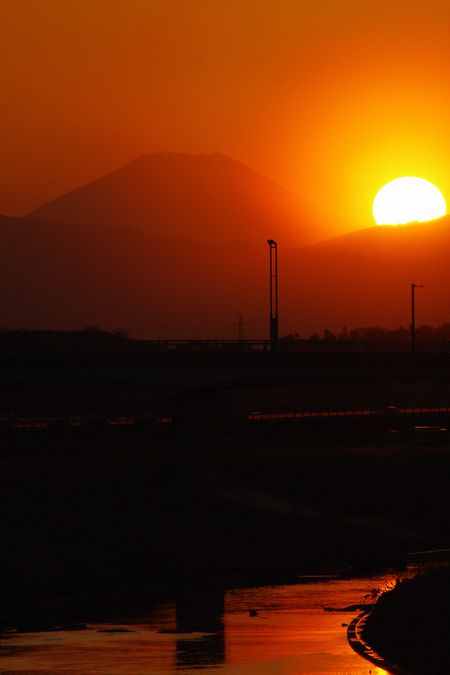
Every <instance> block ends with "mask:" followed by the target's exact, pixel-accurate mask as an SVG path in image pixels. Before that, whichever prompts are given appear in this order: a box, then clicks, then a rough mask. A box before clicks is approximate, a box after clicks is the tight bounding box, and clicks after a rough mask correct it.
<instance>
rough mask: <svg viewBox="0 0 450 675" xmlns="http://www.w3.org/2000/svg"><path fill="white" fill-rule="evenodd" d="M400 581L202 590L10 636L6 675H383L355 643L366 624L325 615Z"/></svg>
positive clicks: (4, 656) (2, 666)
mask: <svg viewBox="0 0 450 675" xmlns="http://www.w3.org/2000/svg"><path fill="white" fill-rule="evenodd" d="M392 582H393V577H392V576H389V575H385V576H383V577H373V578H369V577H367V578H362V579H361V578H358V579H347V580H338V579H328V580H325V579H323V580H320V581H317V580H314V581H309V580H307V579H304V580H302V581H301V582H299V583H298V584H291V585H285V586H263V587H258V588H244V589H236V590H228V591H226V592H222V591H218V590H216V589H214V590H208V591H201V590H198V589H197V591H195V592H191V593H190V594H186V593H185V594H184V595H183V596H180V597H179V598H177V601H176V602H174V603H164V604H159V605H153V606H151V607H150V608H149V609H146V608H145V601H143V602H142V605H143V607H139V608H138V609H136V608H134V609H133V610H130V609H127V608H126V607H125V606H123V603H121V606H120V607H119V606H118V607H117V614H116V617H117V618H114V620H111V618H108V620H107V621H105V620H101V619H99V620H98V621H97V622H96V623H88V624H87V629H86V630H83V631H58V632H45V633H23V634H15V633H11V634H9V635H5V636H3V637H2V638H1V639H0V674H1V675H7V674H9V673H22V674H24V675H37V674H39V675H60V674H62V673H65V674H70V675H153V674H155V675H156V674H159V673H164V674H166V675H170V674H172V673H173V674H177V675H183V674H185V675H187V674H188V673H189V675H196V674H200V673H202V675H205V674H207V673H215V674H216V675H294V674H295V675H316V674H318V673H320V674H321V675H369V673H371V674H372V675H383V674H385V673H386V672H387V671H385V670H381V669H380V668H377V667H376V666H374V665H372V664H371V663H369V662H368V661H365V660H364V659H362V658H361V657H360V656H358V655H357V654H356V653H355V652H353V650H352V649H351V647H350V646H349V644H348V642H347V635H346V631H347V628H346V626H343V625H342V624H347V623H349V622H350V621H351V619H352V618H353V617H354V616H355V615H356V614H358V613H359V612H358V611H355V612H353V613H348V612H345V613H344V612H326V611H324V607H345V606H348V605H351V604H355V603H360V602H362V601H364V600H367V599H368V596H369V595H370V594H371V593H372V591H373V589H375V588H386V587H387V586H388V585H390V584H391V583H392Z"/></svg>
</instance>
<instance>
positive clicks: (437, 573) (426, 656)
mask: <svg viewBox="0 0 450 675" xmlns="http://www.w3.org/2000/svg"><path fill="white" fill-rule="evenodd" d="M449 599H450V569H449V568H444V569H437V570H434V571H433V572H430V573H428V574H423V575H419V576H417V577H414V578H413V579H405V580H403V581H400V582H398V583H397V585H396V587H395V588H394V589H393V590H392V591H389V592H387V593H385V594H383V595H382V596H381V598H380V599H379V600H378V602H377V604H376V605H375V609H374V611H373V612H372V614H371V615H370V616H369V618H368V620H367V622H366V625H365V629H364V639H365V640H367V641H368V642H369V643H370V645H371V646H372V647H374V649H375V651H377V652H378V653H379V654H380V655H382V656H383V657H384V658H386V659H387V660H388V661H390V662H392V663H396V664H398V665H399V666H401V667H402V668H404V669H405V671H406V672H408V673H415V674H417V675H419V674H420V675H448V673H450V652H449V649H448V636H449V628H450V604H449Z"/></svg>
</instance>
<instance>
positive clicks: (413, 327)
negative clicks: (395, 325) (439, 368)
mask: <svg viewBox="0 0 450 675" xmlns="http://www.w3.org/2000/svg"><path fill="white" fill-rule="evenodd" d="M416 288H425V286H424V285H423V284H411V351H412V352H413V353H414V352H415V351H416V312H415V298H414V291H415V290H416Z"/></svg>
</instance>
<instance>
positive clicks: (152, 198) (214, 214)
mask: <svg viewBox="0 0 450 675" xmlns="http://www.w3.org/2000/svg"><path fill="white" fill-rule="evenodd" d="M28 217H29V218H31V219H42V220H50V221H55V222H60V223H68V224H76V225H91V224H97V225H108V226H110V225H115V226H131V227H134V228H139V229H141V230H143V231H145V232H147V233H148V234H151V235H152V236H169V237H188V238H192V239H196V240H198V241H203V242H215V243H218V242H220V243H222V244H224V245H226V244H233V243H235V242H240V241H242V240H244V241H245V240H247V241H255V240H257V239H261V238H262V239H267V238H269V237H271V238H275V239H276V238H280V239H283V241H285V242H289V243H296V244H297V245H298V244H305V243H308V242H311V241H314V240H316V241H317V240H318V237H317V235H316V234H315V233H314V232H313V231H311V228H307V227H306V226H305V224H304V222H302V213H301V207H300V199H299V197H298V196H296V195H294V194H293V193H291V192H289V191H288V190H286V189H285V188H283V187H280V186H279V185H277V184H276V183H274V182H273V181H271V180H269V179H268V178H266V177H264V176H262V175H261V174H259V173H257V172H256V171H253V170H252V169H249V168H248V167H247V166H245V165H244V164H241V163H240V162H237V161H235V160H233V159H229V158H228V157H225V156H224V155H221V154H214V155H188V154H172V153H161V154H154V155H149V156H145V157H140V158H138V159H136V160H134V161H132V162H131V163H130V164H127V165H126V166H124V167H122V168H120V169H118V170H117V171H113V172H112V173H109V174H107V175H106V176H103V177H102V178H99V179H97V180H94V181H93V182H91V183H88V184H87V185H84V186H82V187H79V188H77V189H75V190H72V191H71V192H68V193H67V194H65V195H62V196H61V197H58V198H57V199H54V200H53V201H50V202H48V203H47V204H44V205H43V206H41V207H40V208H37V209H35V210H34V211H32V212H31V213H30V214H29V215H28Z"/></svg>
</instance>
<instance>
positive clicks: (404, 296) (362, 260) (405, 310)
mask: <svg viewBox="0 0 450 675" xmlns="http://www.w3.org/2000/svg"><path fill="white" fill-rule="evenodd" d="M449 260H450V216H445V217H444V218H440V219H438V220H435V221H432V222H428V223H418V224H410V225H403V226H397V227H392V226H375V227H371V228H367V229H364V230H358V231H356V232H353V233H351V234H348V235H344V236H341V237H336V238H333V239H329V240H327V241H325V242H322V243H320V244H317V245H315V246H311V247H307V248H304V249H301V250H297V251H291V252H289V254H288V255H287V257H286V261H285V266H284V270H283V276H285V277H286V278H288V279H289V284H288V285H287V286H286V293H285V296H284V299H283V308H284V311H285V312H287V314H288V315H289V316H292V315H294V314H297V316H298V323H297V326H298V328H297V330H299V331H300V332H301V333H302V334H303V335H304V332H303V331H302V323H303V325H304V326H305V324H306V326H305V329H306V331H308V330H309V328H310V327H311V326H318V327H322V328H325V327H330V328H333V329H339V328H340V327H341V326H342V325H344V324H345V325H347V326H353V327H355V326H366V325H381V326H398V325H399V324H403V325H405V326H408V325H409V322H410V284H411V283H412V282H414V283H423V284H424V285H425V287H426V288H424V289H419V290H418V291H417V294H416V315H417V317H416V318H417V322H418V323H428V324H435V325H437V324H441V323H444V322H446V321H449V320H450V303H449V297H450V266H449ZM304 336H305V335H304Z"/></svg>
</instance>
